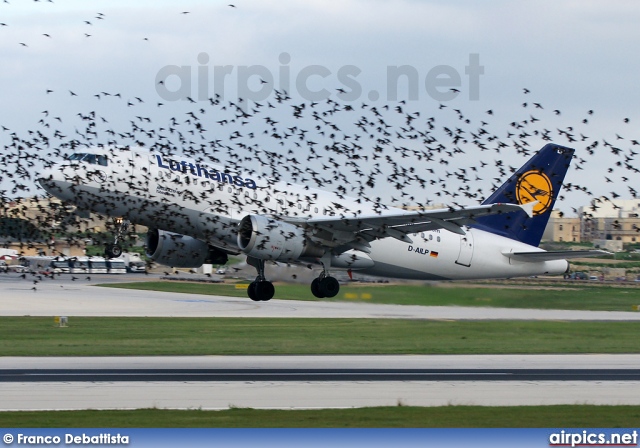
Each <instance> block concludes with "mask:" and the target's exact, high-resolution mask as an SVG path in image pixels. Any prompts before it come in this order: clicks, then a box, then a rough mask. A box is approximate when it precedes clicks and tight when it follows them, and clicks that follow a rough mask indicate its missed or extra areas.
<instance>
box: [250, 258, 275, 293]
mask: <svg viewBox="0 0 640 448" xmlns="http://www.w3.org/2000/svg"><path fill="white" fill-rule="evenodd" d="M247 263H249V264H250V265H251V266H253V267H254V268H256V269H257V270H258V276H257V277H256V279H255V280H254V281H252V282H251V283H250V284H249V287H248V288H247V294H248V295H249V298H250V299H251V300H253V301H254V302H266V301H267V300H271V299H272V298H273V295H274V294H275V292H276V288H275V287H274V286H273V283H271V282H270V281H268V280H267V279H265V277H264V260H260V259H259V258H253V257H247Z"/></svg>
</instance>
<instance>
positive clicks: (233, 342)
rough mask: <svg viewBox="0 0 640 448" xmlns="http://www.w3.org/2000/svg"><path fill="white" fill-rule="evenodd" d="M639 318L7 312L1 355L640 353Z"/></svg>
mask: <svg viewBox="0 0 640 448" xmlns="http://www.w3.org/2000/svg"><path fill="white" fill-rule="evenodd" d="M638 326H639V324H638V323H637V322H581V321H577V322H573V321H572V322H562V321H435V320H433V321H429V320H397V319H284V318H135V317H127V318H121V317H118V318H114V317H73V316H71V317H70V318H69V326H68V327H66V328H58V327H56V326H54V320H53V317H51V318H46V317H0V356H134V355H135V356H157V355H166V356H171V355H320V354H507V353H531V354H533V353H638V352H640V345H638V343H637V335H638Z"/></svg>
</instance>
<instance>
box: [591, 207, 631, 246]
mask: <svg viewBox="0 0 640 448" xmlns="http://www.w3.org/2000/svg"><path fill="white" fill-rule="evenodd" d="M580 214H581V216H582V238H583V239H584V240H588V241H595V240H605V241H606V240H609V241H620V242H621V243H623V244H633V243H640V200H638V199H616V200H612V201H606V200H603V199H600V198H599V199H594V200H593V201H592V203H591V205H590V206H586V207H581V208H580Z"/></svg>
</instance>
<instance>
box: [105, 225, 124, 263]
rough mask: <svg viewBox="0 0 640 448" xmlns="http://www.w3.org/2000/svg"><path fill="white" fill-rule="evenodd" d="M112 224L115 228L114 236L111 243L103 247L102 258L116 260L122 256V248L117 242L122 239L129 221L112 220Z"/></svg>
mask: <svg viewBox="0 0 640 448" xmlns="http://www.w3.org/2000/svg"><path fill="white" fill-rule="evenodd" d="M113 223H114V224H115V227H116V235H115V238H114V240H113V243H111V244H107V245H105V247H104V256H105V257H106V258H118V257H119V256H120V255H122V247H121V246H120V244H119V241H120V240H122V239H123V238H124V235H125V234H126V233H127V230H128V229H129V221H127V220H126V219H122V218H114V219H113Z"/></svg>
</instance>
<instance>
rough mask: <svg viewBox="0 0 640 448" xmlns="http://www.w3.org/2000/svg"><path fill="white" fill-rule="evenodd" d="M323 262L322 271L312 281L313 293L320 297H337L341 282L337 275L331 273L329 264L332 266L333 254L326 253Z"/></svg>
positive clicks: (321, 261) (321, 260)
mask: <svg viewBox="0 0 640 448" xmlns="http://www.w3.org/2000/svg"><path fill="white" fill-rule="evenodd" d="M320 263H321V264H322V272H321V273H320V275H319V276H318V278H315V279H313V281H312V282H311V294H313V295H314V296H316V297H317V298H319V299H324V298H325V297H326V298H331V297H335V296H336V295H337V294H338V292H339V291H340V283H338V280H336V279H335V277H331V276H330V275H329V266H331V256H330V255H325V256H323V257H322V258H321V259H320Z"/></svg>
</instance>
